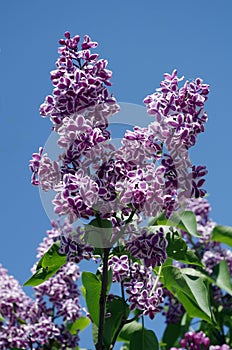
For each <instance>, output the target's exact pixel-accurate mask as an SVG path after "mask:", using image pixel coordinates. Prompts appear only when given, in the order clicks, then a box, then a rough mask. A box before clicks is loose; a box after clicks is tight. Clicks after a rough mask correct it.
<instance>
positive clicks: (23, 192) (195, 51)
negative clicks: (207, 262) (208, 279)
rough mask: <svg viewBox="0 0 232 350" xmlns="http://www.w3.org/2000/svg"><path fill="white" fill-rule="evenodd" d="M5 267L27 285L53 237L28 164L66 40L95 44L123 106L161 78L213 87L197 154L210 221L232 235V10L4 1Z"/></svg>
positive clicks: (0, 39) (228, 4) (217, 5)
mask: <svg viewBox="0 0 232 350" xmlns="http://www.w3.org/2000/svg"><path fill="white" fill-rule="evenodd" d="M0 12H1V13H0V28H1V31H0V33H1V34H0V70H1V75H0V77H1V94H0V115H1V137H0V159H1V172H0V177H1V202H0V206H1V208H0V217H1V244H0V262H1V263H2V264H3V265H4V266H5V267H6V268H7V269H8V270H9V272H10V273H11V274H13V275H14V276H15V277H16V278H17V279H19V281H20V282H21V283H23V282H24V281H25V280H26V279H27V277H28V275H29V270H30V267H31V266H32V264H33V263H34V260H35V252H36V247H37V245H38V243H39V242H40V241H41V239H42V238H43V236H44V234H45V230H46V229H48V228H49V227H50V225H49V220H48V218H47V216H46V214H45V212H44V210H43V207H42V205H41V202H40V197H39V194H38V189H36V188H34V187H32V186H31V185H30V172H29V170H28V161H29V159H30V158H31V154H32V152H34V151H37V149H38V147H39V146H40V145H43V144H44V142H45V141H46V139H47V137H48V136H49V133H50V131H49V130H50V127H51V123H50V122H49V119H46V120H44V119H42V118H41V117H40V116H39V106H40V104H41V103H42V102H43V100H44V97H45V96H46V94H48V93H50V91H51V89H52V86H51V83H50V80H49V72H50V70H52V69H54V63H55V60H56V58H57V45H58V44H57V42H58V40H59V39H60V38H61V37H62V36H63V32H64V31H66V30H69V31H71V33H72V34H73V35H75V34H81V35H84V34H89V35H90V36H91V37H92V39H94V40H96V41H98V42H99V44H100V46H99V48H98V49H97V52H99V53H100V55H101V57H104V58H106V59H108V60H109V68H110V69H111V70H113V73H114V74H113V79H112V80H113V86H112V92H114V94H115V96H116V98H117V99H118V101H122V102H132V103H136V104H142V101H143V98H144V97H145V96H146V95H147V94H149V93H152V92H153V91H154V89H155V88H156V87H158V85H159V82H160V80H161V79H162V76H163V73H164V72H171V71H172V70H173V68H177V69H178V71H179V74H180V75H184V76H185V77H186V78H187V79H192V78H195V77H198V76H200V77H202V78H203V79H204V81H205V82H207V83H209V84H210V85H211V94H210V99H209V101H208V102H207V110H208V115H209V122H208V124H207V126H206V132H205V134H202V135H201V136H200V138H199V142H198V144H197V147H195V150H194V151H193V154H192V160H193V163H197V164H206V165H207V167H208V169H209V174H208V176H207V190H208V192H209V193H210V202H211V205H212V208H213V210H212V217H213V218H214V220H216V221H217V222H218V223H221V224H227V225H232V218H231V217H232V215H231V214H232V212H231V197H232V188H231V174H232V163H231V151H232V146H231V139H232V137H231V128H232V111H231V99H232V97H231V96H232V95H231V94H232V90H231V80H232V69H231V62H232V20H231V18H232V1H231V0H227V1H226V0H221V1H209V0H205V1H202V0H195V1H186V0H177V1H173V0H166V1H156V0H153V1H152V0H149V1H137V0H136V1H130V0H127V1H121V0H119V1H115V2H110V1H106V0H102V1H92V0H89V1H82V2H80V1H78V0H68V1H66V2H65V1H61V0H40V1H29V0H21V1H17V0H14V1H13V0H7V1H2V2H1V11H0Z"/></svg>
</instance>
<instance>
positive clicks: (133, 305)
mask: <svg viewBox="0 0 232 350" xmlns="http://www.w3.org/2000/svg"><path fill="white" fill-rule="evenodd" d="M129 275H130V278H129V280H128V281H126V282H124V286H125V288H126V293H127V294H128V296H129V297H128V301H129V303H130V309H131V310H134V309H139V310H142V311H143V315H148V316H149V317H150V318H151V319H153V318H154V317H155V315H156V314H157V313H158V312H160V311H161V306H160V304H161V303H162V302H163V291H162V288H160V287H156V288H154V285H155V278H154V277H153V275H152V269H151V267H150V268H147V267H146V266H144V265H140V264H138V263H137V262H135V263H133V264H131V265H130V269H129Z"/></svg>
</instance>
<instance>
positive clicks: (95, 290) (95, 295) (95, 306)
mask: <svg viewBox="0 0 232 350" xmlns="http://www.w3.org/2000/svg"><path fill="white" fill-rule="evenodd" d="M82 283H83V286H84V287H85V290H86V304H87V307H88V311H89V313H90V316H91V318H92V320H93V322H94V323H95V324H96V325H97V326H98V323H99V300H100V294H101V281H100V280H99V278H98V277H97V276H96V275H95V274H93V273H92V272H86V271H84V272H82Z"/></svg>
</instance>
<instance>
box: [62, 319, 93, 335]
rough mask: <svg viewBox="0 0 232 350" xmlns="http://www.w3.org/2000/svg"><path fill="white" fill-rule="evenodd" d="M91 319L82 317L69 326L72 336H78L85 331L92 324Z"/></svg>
mask: <svg viewBox="0 0 232 350" xmlns="http://www.w3.org/2000/svg"><path fill="white" fill-rule="evenodd" d="M90 322H91V321H90V319H89V318H88V317H84V316H81V317H80V318H78V319H77V320H76V321H75V322H73V323H70V324H69V325H68V327H67V328H68V330H69V332H70V333H71V334H73V335H74V334H76V333H77V331H80V332H81V331H83V329H85V328H86V327H88V325H89V324H90Z"/></svg>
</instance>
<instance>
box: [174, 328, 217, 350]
mask: <svg viewBox="0 0 232 350" xmlns="http://www.w3.org/2000/svg"><path fill="white" fill-rule="evenodd" d="M209 345H210V339H209V338H208V337H207V336H206V335H205V334H204V332H202V331H200V332H197V333H195V332H188V333H185V336H184V339H182V340H181V341H180V346H181V348H171V349H170V350H178V349H180V350H181V349H186V350H207V349H208V348H209Z"/></svg>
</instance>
